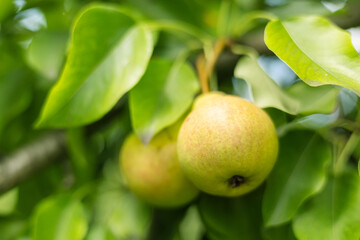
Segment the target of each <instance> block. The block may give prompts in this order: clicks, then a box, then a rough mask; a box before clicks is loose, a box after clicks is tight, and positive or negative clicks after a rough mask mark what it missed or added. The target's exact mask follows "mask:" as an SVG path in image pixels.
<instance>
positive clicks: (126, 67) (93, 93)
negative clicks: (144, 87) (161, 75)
mask: <svg viewBox="0 0 360 240" xmlns="http://www.w3.org/2000/svg"><path fill="white" fill-rule="evenodd" d="M153 45H154V35H153V33H152V31H151V30H150V29H149V28H148V27H146V26H144V25H141V26H137V25H135V21H134V20H133V19H132V18H131V17H129V16H128V15H125V14H124V13H123V11H121V9H119V8H116V7H110V6H106V5H105V6H102V5H101V6H98V5H92V6H91V7H88V8H87V9H85V10H84V11H83V12H82V13H81V14H80V16H79V18H78V19H77V21H76V22H75V26H74V30H73V33H72V43H71V47H70V52H69V56H68V59H67V62H66V65H65V68H64V70H63V72H62V75H61V77H60V79H59V81H58V82H57V84H56V85H55V86H54V87H53V89H52V90H51V92H50V94H49V96H48V98H47V101H46V103H45V105H44V107H43V111H42V114H41V116H40V118H39V119H38V122H37V126H41V127H49V126H51V127H74V126H80V125H84V124H87V123H90V122H93V121H95V120H97V119H99V118H100V117H102V116H103V115H104V114H105V113H107V112H108V111H109V110H110V109H111V108H112V107H113V106H114V105H115V104H116V102H117V101H118V100H119V98H120V97H121V96H123V95H124V94H125V93H126V92H127V91H129V90H130V89H131V88H132V87H133V86H134V85H135V84H136V83H137V82H138V81H139V80H140V78H141V76H142V75H143V73H144V72H145V69H146V67H147V64H148V61H149V59H150V56H151V54H152V50H153Z"/></svg>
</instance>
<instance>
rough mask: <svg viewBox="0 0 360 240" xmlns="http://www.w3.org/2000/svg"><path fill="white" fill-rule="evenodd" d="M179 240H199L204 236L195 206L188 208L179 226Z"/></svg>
mask: <svg viewBox="0 0 360 240" xmlns="http://www.w3.org/2000/svg"><path fill="white" fill-rule="evenodd" d="M179 234H180V239H186V240H199V239H201V237H202V235H203V234H204V226H203V224H202V222H201V218H200V215H199V211H198V209H197V208H196V207H195V206H191V207H189V209H188V210H187V212H186V215H185V217H184V219H183V220H182V221H181V223H180V226H179Z"/></svg>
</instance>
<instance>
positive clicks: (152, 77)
mask: <svg viewBox="0 0 360 240" xmlns="http://www.w3.org/2000/svg"><path fill="white" fill-rule="evenodd" d="M198 91H199V83H198V80H197V77H196V75H195V73H194V71H193V70H192V69H191V67H190V66H189V65H188V64H187V63H185V62H183V61H180V62H178V61H175V62H172V61H169V60H162V59H154V60H152V61H150V64H149V67H148V69H147V71H146V72H145V74H144V76H143V78H142V79H141V81H140V83H139V84H137V85H136V86H135V87H134V88H133V89H132V90H131V91H130V111H131V120H132V125H133V127H134V129H135V132H136V134H137V135H138V136H139V137H140V139H141V140H142V141H143V142H145V143H148V142H149V141H150V140H151V138H152V137H153V136H154V135H155V134H156V133H158V132H159V131H160V130H162V129H164V128H165V127H167V126H169V125H171V124H172V123H174V122H175V121H176V120H177V119H178V118H179V117H180V116H181V115H182V114H183V113H184V112H185V111H186V110H187V109H188V108H189V107H190V105H191V103H192V101H193V98H194V95H195V94H196V93H197V92H198Z"/></svg>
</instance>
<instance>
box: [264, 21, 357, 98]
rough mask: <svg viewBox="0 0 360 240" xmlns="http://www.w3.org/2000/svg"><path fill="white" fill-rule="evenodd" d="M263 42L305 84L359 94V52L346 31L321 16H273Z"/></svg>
mask: <svg viewBox="0 0 360 240" xmlns="http://www.w3.org/2000/svg"><path fill="white" fill-rule="evenodd" d="M265 43H266V45H267V46H268V48H269V49H270V50H271V51H273V52H274V53H275V54H276V55H277V56H278V57H279V58H280V59H282V60H283V61H284V62H286V63H287V64H288V65H289V66H290V67H291V68H292V69H293V70H294V72H295V73H296V74H297V75H298V76H299V77H300V78H301V79H302V80H303V81H304V82H306V83H307V84H309V85H311V86H319V85H324V84H334V85H339V86H342V87H345V88H348V89H350V90H352V91H354V92H355V93H357V94H358V95H359V94H360V56H359V54H358V53H357V52H356V50H355V49H354V47H353V45H352V43H351V38H350V34H349V33H348V32H346V31H344V30H342V29H340V28H338V27H337V26H335V25H334V24H332V23H331V22H330V21H328V20H327V19H325V18H322V17H316V16H310V17H297V18H291V19H288V20H273V21H271V22H270V23H269V24H268V25H267V26H266V29H265Z"/></svg>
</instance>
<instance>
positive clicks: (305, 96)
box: [286, 81, 340, 114]
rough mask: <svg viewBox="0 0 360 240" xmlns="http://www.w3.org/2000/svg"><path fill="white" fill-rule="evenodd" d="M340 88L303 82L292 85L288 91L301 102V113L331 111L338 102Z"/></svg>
mask: <svg viewBox="0 0 360 240" xmlns="http://www.w3.org/2000/svg"><path fill="white" fill-rule="evenodd" d="M339 92H340V89H339V88H335V87H333V86H321V87H310V86H308V85H306V84H304V83H303V82H301V81H300V82H297V83H295V84H293V85H291V86H290V87H289V88H288V89H287V90H286V93H287V94H288V95H289V96H291V97H292V98H293V99H297V100H298V101H299V102H300V107H299V110H298V112H299V113H301V114H312V113H331V112H333V111H334V110H335V108H336V106H337V104H338V95H339Z"/></svg>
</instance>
